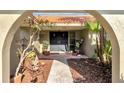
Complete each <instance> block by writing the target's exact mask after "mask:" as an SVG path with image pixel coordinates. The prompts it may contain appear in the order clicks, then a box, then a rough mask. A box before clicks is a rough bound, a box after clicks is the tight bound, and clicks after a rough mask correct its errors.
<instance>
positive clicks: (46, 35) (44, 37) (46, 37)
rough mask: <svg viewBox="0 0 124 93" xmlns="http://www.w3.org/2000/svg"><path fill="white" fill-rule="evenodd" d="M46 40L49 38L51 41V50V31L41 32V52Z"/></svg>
mask: <svg viewBox="0 0 124 93" xmlns="http://www.w3.org/2000/svg"><path fill="white" fill-rule="evenodd" d="M44 40H47V41H48V42H49V47H48V50H50V40H49V31H42V32H41V34H40V52H42V47H43V44H42V42H43V41H44Z"/></svg>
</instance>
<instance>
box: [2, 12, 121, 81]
mask: <svg viewBox="0 0 124 93" xmlns="http://www.w3.org/2000/svg"><path fill="white" fill-rule="evenodd" d="M32 12H36V11H35V10H33V11H25V12H24V13H23V14H22V15H21V16H20V17H19V18H18V19H17V20H16V21H15V23H14V24H13V25H12V27H11V28H10V30H9V31H8V33H7V35H6V38H5V41H4V44H3V48H2V82H9V79H10V47H11V43H12V40H13V38H14V35H15V33H16V31H17V29H18V28H19V26H20V25H21V23H22V22H23V20H24V19H25V18H26V17H27V16H28V15H31V14H32ZM37 12H38V11H37ZM40 12H42V11H40ZM43 12H84V10H78V11H76V10H75V11H73V10H67V11H64V10H63V11H61V10H60V11H59V10H57V11H55V10H53V11H43ZM85 12H87V13H90V14H91V15H93V16H94V17H95V18H96V19H97V20H98V21H99V22H100V24H101V25H102V26H103V27H104V29H105V31H106V32H107V34H108V35H109V38H110V41H111V43H112V82H113V83H114V82H119V80H120V78H119V76H120V72H119V70H120V68H119V67H120V49H119V44H118V40H117V37H116V35H115V33H114V31H113V29H112V27H111V26H110V25H109V23H108V22H107V21H106V20H105V19H104V17H102V16H101V14H99V13H98V12H97V11H95V10H85Z"/></svg>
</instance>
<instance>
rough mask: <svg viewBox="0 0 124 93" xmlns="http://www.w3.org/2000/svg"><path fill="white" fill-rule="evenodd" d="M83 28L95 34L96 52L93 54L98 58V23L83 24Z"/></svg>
mask: <svg viewBox="0 0 124 93" xmlns="http://www.w3.org/2000/svg"><path fill="white" fill-rule="evenodd" d="M85 27H86V28H87V29H88V30H89V31H91V32H93V33H96V51H95V53H96V54H97V57H100V53H99V32H100V28H101V26H100V24H99V22H98V21H87V22H86V23H85ZM100 59H101V58H100Z"/></svg>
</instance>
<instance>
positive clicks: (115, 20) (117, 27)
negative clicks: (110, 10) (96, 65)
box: [103, 14, 124, 82]
mask: <svg viewBox="0 0 124 93" xmlns="http://www.w3.org/2000/svg"><path fill="white" fill-rule="evenodd" d="M103 16H104V17H105V19H106V20H108V22H109V23H110V25H111V26H112V28H113V30H114V31H115V34H116V36H117V39H118V41H119V46H120V72H119V73H120V79H122V78H124V27H123V26H124V14H121V15H119V14H115V15H107V14H106V15H103ZM121 82H122V81H121ZM123 82H124V81H123Z"/></svg>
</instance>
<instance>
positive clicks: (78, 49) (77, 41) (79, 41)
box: [73, 39, 83, 56]
mask: <svg viewBox="0 0 124 93" xmlns="http://www.w3.org/2000/svg"><path fill="white" fill-rule="evenodd" d="M82 43H83V39H81V40H76V42H75V44H76V45H75V50H73V55H75V56H77V55H78V54H79V53H80V48H81V45H82Z"/></svg>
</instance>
